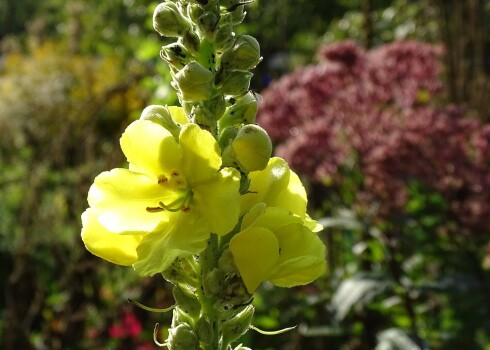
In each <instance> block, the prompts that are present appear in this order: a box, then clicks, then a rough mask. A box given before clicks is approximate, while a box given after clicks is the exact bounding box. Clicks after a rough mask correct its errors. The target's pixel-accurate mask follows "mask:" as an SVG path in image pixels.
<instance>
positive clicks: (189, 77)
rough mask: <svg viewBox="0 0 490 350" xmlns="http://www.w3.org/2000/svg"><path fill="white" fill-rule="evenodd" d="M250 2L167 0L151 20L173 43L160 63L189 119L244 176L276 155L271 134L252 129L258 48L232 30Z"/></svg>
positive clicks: (253, 40)
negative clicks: (210, 136)
mask: <svg viewBox="0 0 490 350" xmlns="http://www.w3.org/2000/svg"><path fill="white" fill-rule="evenodd" d="M249 2H251V1H243V0H167V1H165V2H163V3H161V4H159V5H158V6H157V7H156V9H155V12H154V15H153V26H154V28H155V30H156V31H157V32H158V33H160V34H161V35H162V36H165V37H167V38H173V39H174V41H173V42H171V43H170V44H167V45H165V46H163V47H162V50H161V57H162V58H163V59H164V60H165V61H166V62H167V63H168V65H169V66H170V70H171V74H172V86H173V87H174V88H175V89H176V90H177V95H178V97H179V101H180V103H181V105H182V106H183V108H184V111H185V114H186V115H187V117H188V119H189V121H190V122H192V123H196V124H198V125H200V126H201V127H202V128H204V129H206V130H209V131H210V132H211V133H212V134H213V135H214V136H215V137H216V139H218V140H219V143H220V146H221V151H222V155H223V158H224V159H226V162H225V165H226V166H233V167H235V168H237V169H239V170H240V171H241V172H242V173H243V174H244V175H245V176H246V174H247V173H248V172H250V171H254V170H261V169H263V168H264V167H265V165H266V164H267V162H268V160H269V158H270V156H271V151H272V145H271V142H270V140H269V136H268V135H267V133H266V132H265V131H264V130H263V129H262V128H260V127H256V126H249V125H248V124H254V123H255V116H256V113H257V99H256V97H255V94H253V93H251V92H249V88H250V80H251V78H252V76H253V74H252V73H251V72H250V70H251V69H253V68H255V66H256V65H257V64H258V63H259V62H260V61H261V56H260V46H259V43H258V42H257V40H256V39H255V38H253V37H251V36H249V35H236V34H235V32H234V28H235V26H236V25H238V24H240V23H241V22H242V21H243V19H244V17H245V11H244V5H245V4H247V3H249ZM172 127H173V126H172ZM242 129H243V130H242ZM172 130H176V129H175V128H173V129H172ZM252 144H253V146H252ZM249 146H250V147H249ZM259 158H260V159H259ZM244 183H246V181H244ZM243 190H244V191H246V186H243Z"/></svg>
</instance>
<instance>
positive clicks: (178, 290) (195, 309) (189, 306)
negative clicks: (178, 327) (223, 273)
mask: <svg viewBox="0 0 490 350" xmlns="http://www.w3.org/2000/svg"><path fill="white" fill-rule="evenodd" d="M172 294H173V295H174V299H175V302H176V304H177V307H178V308H179V309H180V310H182V311H183V312H185V313H186V314H188V315H189V316H191V317H192V318H196V317H197V316H199V313H200V312H201V304H200V303H199V300H198V299H197V296H196V295H195V294H194V293H193V292H192V291H191V290H189V289H188V288H184V287H181V286H174V288H173V289H172Z"/></svg>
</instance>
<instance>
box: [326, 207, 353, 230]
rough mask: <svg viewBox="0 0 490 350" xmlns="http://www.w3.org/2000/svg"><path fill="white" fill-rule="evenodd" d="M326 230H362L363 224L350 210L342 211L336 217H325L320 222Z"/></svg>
mask: <svg viewBox="0 0 490 350" xmlns="http://www.w3.org/2000/svg"><path fill="white" fill-rule="evenodd" d="M318 222H319V223H320V224H321V225H323V227H324V228H328V227H338V228H343V229H347V230H360V229H362V223H361V222H360V221H359V220H358V219H357V218H356V214H355V213H354V212H353V211H351V210H348V209H340V210H339V211H338V213H337V215H336V216H333V217H325V218H321V219H320V220H318Z"/></svg>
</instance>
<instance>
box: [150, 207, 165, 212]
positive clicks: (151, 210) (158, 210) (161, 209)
mask: <svg viewBox="0 0 490 350" xmlns="http://www.w3.org/2000/svg"><path fill="white" fill-rule="evenodd" d="M164 210H165V208H162V207H146V211H147V212H149V213H159V212H161V211H164Z"/></svg>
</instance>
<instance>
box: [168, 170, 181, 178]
mask: <svg viewBox="0 0 490 350" xmlns="http://www.w3.org/2000/svg"><path fill="white" fill-rule="evenodd" d="M170 175H172V176H173V177H176V176H179V175H180V174H179V173H178V172H177V171H175V170H174V171H172V174H170Z"/></svg>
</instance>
